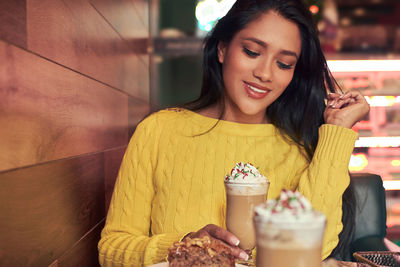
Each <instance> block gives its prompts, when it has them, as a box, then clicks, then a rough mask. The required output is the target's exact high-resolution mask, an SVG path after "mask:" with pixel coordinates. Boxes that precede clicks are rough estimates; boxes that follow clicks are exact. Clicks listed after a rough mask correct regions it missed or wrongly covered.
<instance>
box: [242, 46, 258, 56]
mask: <svg viewBox="0 0 400 267" xmlns="http://www.w3.org/2000/svg"><path fill="white" fill-rule="evenodd" d="M243 51H244V52H245V53H246V54H247V55H248V56H249V57H257V56H259V55H260V54H259V53H257V52H254V51H251V50H249V49H247V48H246V47H243Z"/></svg>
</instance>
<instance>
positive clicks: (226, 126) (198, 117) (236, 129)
mask: <svg viewBox="0 0 400 267" xmlns="http://www.w3.org/2000/svg"><path fill="white" fill-rule="evenodd" d="M180 110H181V111H184V113H185V114H187V115H188V116H189V117H190V118H191V119H192V122H193V123H195V124H196V125H198V126H200V127H201V130H202V131H207V130H210V129H211V128H212V127H213V126H214V125H215V127H214V128H213V129H212V131H217V132H221V133H226V134H231V135H238V136H271V135H276V134H277V129H276V127H275V126H274V125H273V124H269V123H265V124H247V123H238V122H232V121H226V120H219V119H215V118H211V117H207V116H205V115H202V114H199V113H197V112H195V111H191V110H188V109H184V108H180Z"/></svg>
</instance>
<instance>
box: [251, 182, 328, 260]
mask: <svg viewBox="0 0 400 267" xmlns="http://www.w3.org/2000/svg"><path fill="white" fill-rule="evenodd" d="M254 224H255V228H256V237H257V257H256V264H257V267H267V266H268V267H270V266H280V267H293V266H296V267H321V259H322V256H321V247H322V239H323V235H324V230H325V216H324V215H323V214H322V213H320V212H317V211H314V210H313V209H312V207H311V204H310V202H309V201H308V200H307V199H306V198H305V197H303V196H302V195H301V194H300V193H299V192H292V191H286V190H283V191H282V193H281V195H280V197H279V199H277V200H269V201H267V203H265V204H261V205H258V206H257V207H255V215H254Z"/></svg>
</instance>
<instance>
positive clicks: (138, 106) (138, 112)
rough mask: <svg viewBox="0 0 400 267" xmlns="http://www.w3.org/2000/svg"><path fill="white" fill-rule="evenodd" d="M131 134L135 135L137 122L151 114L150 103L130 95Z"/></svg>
mask: <svg viewBox="0 0 400 267" xmlns="http://www.w3.org/2000/svg"><path fill="white" fill-rule="evenodd" d="M128 103H129V104H128V106H129V107H128V112H129V136H130V137H131V136H132V135H133V132H134V131H135V128H136V126H137V124H138V123H139V122H140V121H141V120H142V119H143V118H144V117H146V116H147V115H149V114H150V105H149V104H148V103H147V102H144V101H141V100H140V99H137V98H134V97H129V99H128Z"/></svg>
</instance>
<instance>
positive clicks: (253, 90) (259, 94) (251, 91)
mask: <svg viewBox="0 0 400 267" xmlns="http://www.w3.org/2000/svg"><path fill="white" fill-rule="evenodd" d="M244 89H245V90H246V93H247V95H248V96H249V97H251V98H255V99H261V98H264V97H265V96H267V95H268V93H269V92H270V90H268V89H264V88H260V86H256V85H254V84H249V83H246V82H245V83H244Z"/></svg>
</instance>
